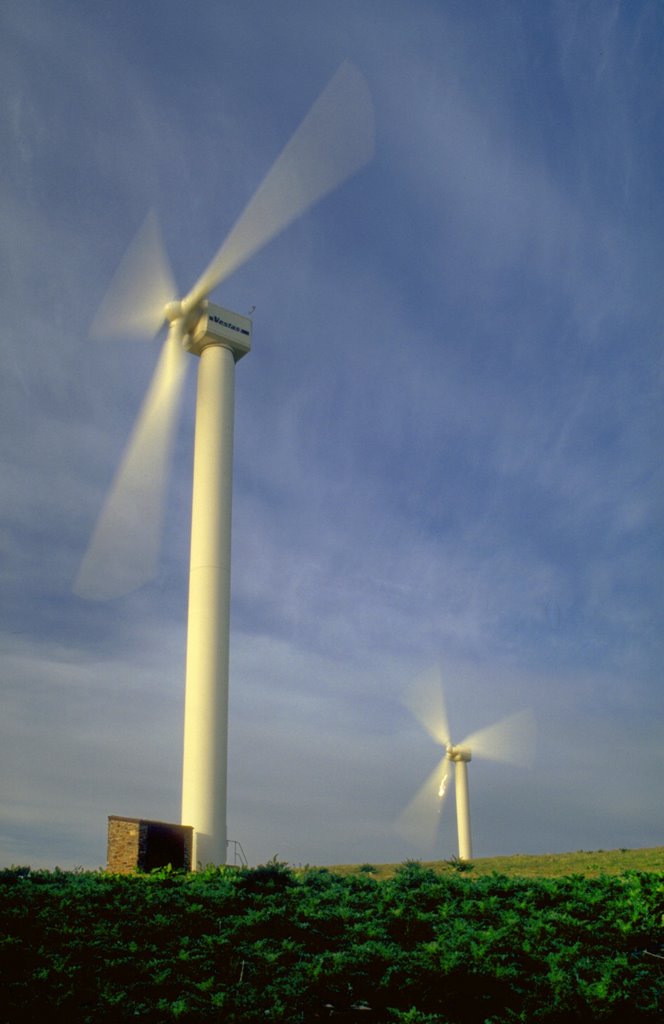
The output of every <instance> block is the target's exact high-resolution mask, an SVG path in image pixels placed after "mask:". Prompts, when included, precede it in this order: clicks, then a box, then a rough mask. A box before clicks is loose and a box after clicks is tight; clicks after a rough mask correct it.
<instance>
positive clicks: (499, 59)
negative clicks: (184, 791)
mask: <svg viewBox="0 0 664 1024" xmlns="http://www.w3.org/2000/svg"><path fill="white" fill-rule="evenodd" d="M0 27H1V31H0V82H1V95H2V102H1V105H0V164H1V167H2V173H1V175H0V197H1V199H2V231H1V232H0V260H1V263H0V292H1V296H0V302H1V307H2V311H3V313H2V315H3V331H2V335H1V336H0V365H1V372H0V481H1V484H0V658H1V666H2V674H1V688H0V778H1V780H2V781H1V783H0V865H9V864H31V865H32V866H33V867H51V868H52V867H54V866H55V865H58V866H60V867H62V868H72V867H78V866H80V867H87V868H97V867H100V866H103V865H104V863H105V857H106V827H107V817H108V815H110V814H117V815H124V816H137V817H144V818H150V819H160V820H165V821H178V820H179V815H180V786H181V758H182V720H183V695H184V657H185V642H186V601H187V572H188V556H189V527H190V501H191V471H192V443H193V420H194V399H195V386H196V380H195V365H194V364H195V362H196V359H195V357H193V356H191V357H190V359H191V364H192V365H191V366H190V367H189V371H188V374H189V375H188V378H187V384H186V392H185V396H184V401H183V407H182V416H181V421H180V425H179V431H178V436H177V444H176V452H175V458H174V462H173V468H172V474H171V477H170V482H169V489H168V500H167V507H166V515H165V521H164V529H163V537H162V556H161V559H160V563H159V570H158V573H157V575H156V577H155V578H154V580H152V581H151V582H150V583H148V584H146V585H145V586H143V587H142V588H140V589H139V590H137V591H135V592H134V593H132V594H130V595H127V596H124V597H120V598H116V599H114V600H111V601H106V602H95V601H86V600H83V599H81V598H80V597H77V596H76V595H74V594H73V592H72V581H73V579H74V577H75V575H76V572H77V569H78V566H79V564H80V562H81V559H82V556H83V553H84V551H85V549H86V546H87V544H88V541H89V538H90V535H91V532H92V530H93V527H94V523H95V520H96V517H97V515H98V513H99V511H100V508H101V506H102V503H103V500H104V496H105V494H106V492H107V490H108V488H109V486H110V483H111V481H112V478H113V473H114V470H115V468H116V466H117V465H118V463H119V461H120V459H121V456H122V452H123V449H124V446H125V444H126V441H127V438H128V436H129V433H130V431H131V427H132V424H133V421H134V418H135V416H136V413H137V411H138V409H139V407H140V404H141V400H142V396H143V394H144V392H145V389H146V387H147V385H148V382H149V380H150V376H151V374H152V371H153V369H154V366H155V363H156V359H157V355H158V351H159V344H158V342H157V341H153V342H150V343H145V342H142V343H140V344H139V343H137V342H136V341H134V340H132V339H131V338H129V339H126V340H119V341H117V340H116V341H113V342H100V341H96V340H91V337H90V335H91V331H90V325H91V323H92V321H93V319H94V316H95V313H96V311H97V310H98V308H99V306H100V304H101V302H102V300H103V298H104V295H105V293H106V290H107V288H108V286H109V283H110V281H111V279H112V277H113V274H114V272H115V270H116V267H117V266H118V263H119V261H120V260H121V258H122V255H123V253H124V252H125V250H126V248H127V246H128V245H129V243H130V242H131V240H132V238H133V237H134V236H135V233H136V231H137V230H138V229H139V227H140V225H141V224H142V222H143V221H144V219H145V217H146V215H147V213H148V211H149V210H154V211H155V213H156V215H157V217H158V218H159V222H160V224H161V230H162V233H163V237H164V240H165V244H166V247H167V249H168V253H169V256H170V259H171V262H172V264H173V268H174V273H175V276H176V279H177V282H178V285H179V287H180V288H181V289H182V290H183V292H184V291H186V290H187V289H188V288H190V287H191V285H192V284H193V282H194V281H195V280H196V279H197V278H198V276H199V274H200V273H201V272H202V270H203V269H204V267H205V266H206V264H207V263H208V261H209V260H210V259H211V258H212V256H213V254H214V253H215V251H216V250H217V248H218V247H219V245H220V244H221V242H222V240H223V238H224V237H225V235H226V234H227V233H228V231H229V230H230V229H231V228H232V226H233V223H234V222H235V220H236V218H237V217H238V216H239V214H240V213H241V211H242V209H243V208H244V205H245V204H246V202H247V201H248V200H249V199H250V197H251V196H252V194H253V193H254V191H255V189H256V188H257V187H258V185H259V184H260V182H261V180H262V178H263V176H264V175H265V174H266V172H267V171H268V169H269V167H270V166H271V164H272V162H273V160H274V159H275V158H276V157H277V155H278V154H279V152H280V150H281V148H282V147H283V145H284V144H285V143H286V142H287V140H288V139H289V137H290V136H291V134H292V133H293V131H294V130H295V129H296V128H297V126H298V124H299V123H300V122H301V120H302V118H303V117H304V116H305V114H306V113H307V110H308V109H309V107H310V106H311V104H312V103H313V102H314V100H315V99H316V97H317V96H318V95H319V94H320V93H321V91H322V90H323V88H324V87H325V85H326V83H327V82H328V81H329V80H330V78H331V77H332V76H333V75H334V73H335V71H336V70H337V68H338V67H339V66H340V65H341V64H342V63H343V62H344V61H345V60H350V61H351V62H352V63H353V64H354V65H355V66H356V67H357V68H358V69H359V70H360V72H361V73H362V75H363V76H364V78H365V79H366V82H367V85H368V88H369V91H370V94H371V97H372V101H373V105H374V112H375V156H374V158H373V160H372V161H371V162H370V163H368V164H367V165H366V166H365V167H364V168H363V169H362V170H360V171H359V172H358V173H357V174H356V175H355V176H354V177H353V178H352V179H351V180H349V181H348V182H346V183H345V184H344V185H342V186H341V187H340V188H339V189H338V190H337V191H336V192H334V193H333V194H332V195H330V196H328V197H327V198H325V199H324V200H323V201H321V203H320V204H319V205H317V206H316V207H315V208H314V209H312V210H310V211H309V212H307V213H306V214H305V215H304V216H303V217H302V218H301V219H300V220H298V221H297V222H296V223H294V224H293V225H292V226H290V227H289V228H288V229H287V230H285V231H284V232H283V233H282V234H281V235H280V236H279V237H278V238H276V239H274V240H273V241H271V242H270V243H269V244H268V245H267V246H265V247H264V248H263V249H262V250H261V251H260V252H258V253H257V254H256V255H255V256H253V258H252V259H250V260H249V261H247V262H246V263H245V264H244V265H243V266H242V267H240V268H239V269H238V270H237V271H236V272H235V273H233V274H232V275H231V276H230V277H229V278H228V279H227V280H226V281H225V282H224V283H223V285H222V286H220V287H219V288H218V289H216V290H215V291H214V292H213V294H212V298H213V300H214V301H216V302H218V303H220V304H222V305H224V306H226V307H228V308H230V309H232V310H235V311H237V312H238V313H241V314H244V315H246V314H247V313H248V311H249V310H250V309H252V307H255V311H254V312H253V314H252V318H253V348H252V352H251V353H250V354H249V355H248V356H247V357H246V359H243V360H242V362H241V363H239V364H238V367H237V373H236V416H235V465H234V493H233V502H234V504H233V542H232V547H233V554H232V615H231V664H230V726H229V791H228V823H229V837H230V838H231V839H232V840H234V841H239V842H240V843H241V844H242V847H243V850H244V851H245V854H246V857H247V859H248V861H249V863H251V864H258V863H264V862H265V861H266V860H268V859H270V858H271V857H273V856H277V857H278V858H279V859H280V860H284V861H287V862H289V863H291V864H295V865H298V864H321V865H322V864H336V863H362V862H371V863H382V862H400V861H403V860H406V859H425V860H428V859H433V858H449V857H452V856H453V855H454V854H455V853H456V852H457V840H456V827H455V815H454V796H453V794H451V795H450V796H449V797H448V798H447V801H446V803H445V805H444V806H443V809H442V813H440V814H439V808H438V805H437V804H436V806H432V809H431V814H432V815H433V816H434V817H435V826H434V828H435V840H434V842H433V846H431V844H429V845H427V844H425V843H424V842H423V840H422V837H421V836H420V834H419V833H418V832H417V830H413V831H412V832H410V833H409V832H406V833H405V834H404V832H403V830H402V829H401V830H400V829H399V828H398V827H397V825H396V824H395V823H396V822H397V820H398V818H399V815H400V814H401V812H402V811H403V808H404V807H405V806H406V805H407V804H408V802H409V800H410V799H411V797H412V796H413V794H414V793H415V792H416V791H417V790H418V787H419V786H420V785H421V783H422V782H423V781H424V779H425V778H426V777H427V776H428V774H429V773H430V771H431V769H432V768H433V767H434V765H435V764H436V761H437V759H438V758H439V757H440V754H441V751H440V748H439V747H437V746H436V744H435V743H434V742H433V741H432V739H431V738H430V736H429V735H428V734H427V733H426V731H425V730H424V729H423V728H422V726H421V724H420V722H419V721H418V720H417V719H416V718H415V717H414V716H413V715H412V714H411V712H410V711H409V710H408V702H409V699H410V695H411V694H412V692H413V690H414V688H416V687H417V686H418V680H420V679H421V678H423V677H426V678H430V676H431V673H435V674H439V676H440V678H441V679H442V682H443V685H444V690H445V699H446V703H447V708H448V713H449V718H450V723H451V729H452V734H453V740H454V742H457V741H459V740H461V738H462V737H464V736H465V735H466V734H468V733H470V732H472V731H474V730H476V729H479V728H481V727H483V726H486V725H489V724H491V723H493V722H495V721H497V720H500V719H502V718H503V717H505V716H506V715H510V714H512V713H513V712H518V711H521V710H522V709H531V710H532V713H533V715H534V718H535V721H536V724H537V740H536V745H535V752H534V756H533V759H532V760H531V762H530V764H529V765H528V766H527V767H523V766H514V765H507V764H502V763H494V762H491V761H489V760H486V759H481V758H480V757H476V758H473V761H472V763H471V764H470V765H469V782H470V807H471V817H472V830H473V849H474V855H475V856H478V857H482V856H492V855H501V854H511V853H554V852H564V851H573V850H595V849H615V848H619V847H628V848H635V847H648V846H657V845H662V844H663V843H664V828H663V825H664V822H663V816H662V800H661V794H662V789H663V787H664V744H663V743H662V710H663V703H664V702H663V698H662V669H663V667H664V657H663V654H664V629H663V627H662V618H663V613H664V585H663V578H664V577H663V572H662V569H663V562H664V559H663V554H664V551H663V547H664V545H663V538H664V534H663V528H662V523H663V516H662V513H663V511H664V469H663V461H662V456H661V451H662V441H663V440H664V427H663V423H664V420H663V417H662V396H663V393H664V356H663V342H664V287H663V286H662V269H663V267H664V188H663V180H662V179H663V169H664V74H663V72H662V68H664V52H663V51H664V6H663V5H662V4H661V3H660V2H659V0H630V2H623V3H620V2H610V0H601V2H596V0H578V2H575V0H559V2H558V0H543V2H542V3H538V4H533V3H531V2H529V0H512V2H506V0H504V2H496V0H463V2H461V0H431V2H427V0H408V2H405V0H380V2H379V0H335V2H334V3H327V2H322V0H306V2H304V0H277V2H274V3H265V2H263V3H261V2H260V0H217V2H213V0H190V2H188V3H186V4H184V3H178V2H175V0H161V2H157V0H143V2H141V3H140V4H136V3H135V2H133V0H131V2H129V0H126V2H125V0H110V2H109V3H105V4H103V5H101V4H99V5H98V4H81V3H76V2H72V0H60V2H59V3H58V4H53V3H49V2H48V0H3V2H2V3H1V4H0Z"/></svg>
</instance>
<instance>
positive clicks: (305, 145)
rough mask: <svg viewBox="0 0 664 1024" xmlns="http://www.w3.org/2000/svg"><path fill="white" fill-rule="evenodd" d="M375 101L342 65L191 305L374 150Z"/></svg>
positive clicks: (199, 285) (196, 287)
mask: <svg viewBox="0 0 664 1024" xmlns="http://www.w3.org/2000/svg"><path fill="white" fill-rule="evenodd" d="M373 148H374V118H373V105H372V102H371V97H370V95H369V89H368V87H367V84H366V82H365V80H364V78H363V77H362V75H361V74H360V72H359V71H358V70H357V68H355V67H354V66H353V65H352V64H350V63H348V62H345V63H344V64H342V65H341V67H340V68H339V70H338V71H337V73H336V74H335V75H334V77H333V78H332V80H331V81H330V83H329V84H328V86H327V87H326V88H325V90H324V91H323V93H322V94H321V95H320V96H319V98H318V100H317V101H316V102H315V103H314V105H313V107H312V108H311V110H310V111H309V113H308V114H307V116H306V117H305V119H304V121H303V122H302V124H301V125H300V127H299V128H298V129H297V131H296V132H295V134H294V135H293V137H292V138H291V140H290V142H289V143H288V144H287V145H286V148H285V149H284V150H283V151H282V153H281V155H280V156H279V157H278V158H277V160H276V162H275V163H274V164H273V165H272V168H271V169H270V171H268V174H267V177H266V178H265V180H264V181H263V183H262V185H260V186H259V188H258V191H257V192H256V193H255V194H254V196H253V198H252V199H251V200H250V201H249V204H248V205H247V207H246V208H245V210H244V212H243V213H242V215H241V216H240V219H239V220H238V221H237V223H236V224H235V227H234V228H233V229H232V231H231V233H230V234H229V235H228V237H227V239H226V241H225V242H224V244H223V245H222V247H221V248H220V249H219V251H218V253H217V255H216V256H215V257H214V259H213V260H212V262H211V264H210V266H209V267H208V269H207V270H206V271H205V273H204V274H203V275H202V277H201V278H200V279H199V281H198V282H197V283H196V284H195V285H194V287H193V288H192V290H191V292H190V293H189V295H188V296H187V297H186V298H185V300H184V308H185V310H186V311H189V310H191V309H193V307H194V306H196V305H197V303H198V302H200V300H201V299H203V298H205V297H206V296H207V295H209V293H210V292H211V291H212V289H213V288H215V287H216V285H218V284H219V282H220V281H222V280H224V278H226V277H228V275H229V274H231V273H232V272H233V271H234V270H236V269H237V268H238V267H239V266H240V265H241V264H242V263H244V262H245V260H247V259H248V258H249V257H250V256H251V255H252V254H253V253H255V252H256V251H257V250H258V249H260V248H261V247H262V246H263V245H265V244H266V243H267V242H269V241H270V240H271V239H272V238H274V237H275V235H277V234H278V233H279V232H280V231H282V230H283V229H284V228H285V227H287V226H288V225H289V224H290V223H291V222H292V221H294V220H295V219H296V218H297V217H299V216H300V215H301V214H303V213H305V211H306V210H308V209H309V207H311V206H313V204H314V203H315V202H317V201H318V200H319V199H322V198H323V196H325V195H327V194H328V193H329V192H331V191H332V190H333V189H335V188H337V186H338V185H340V184H341V183H342V182H343V181H345V180H346V178H349V177H350V176H351V175H352V174H354V173H355V172H356V171H358V170H359V169H360V167H362V166H363V165H364V164H365V163H367V161H368V160H370V159H371V157H372V155H373Z"/></svg>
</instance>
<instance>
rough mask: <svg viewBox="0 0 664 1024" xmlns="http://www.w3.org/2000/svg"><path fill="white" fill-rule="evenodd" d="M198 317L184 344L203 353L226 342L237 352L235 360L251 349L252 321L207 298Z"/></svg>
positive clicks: (193, 350)
mask: <svg viewBox="0 0 664 1024" xmlns="http://www.w3.org/2000/svg"><path fill="white" fill-rule="evenodd" d="M202 306H203V310H202V312H201V314H200V316H199V317H198V320H197V321H196V322H195V323H194V325H193V326H192V327H191V328H190V329H189V330H188V331H187V333H186V335H185V338H184V347H185V348H186V350H187V351H188V352H192V353H193V354H194V355H196V356H200V354H201V352H202V351H203V349H204V348H206V347H207V346H208V345H222V346H223V347H224V348H228V349H230V350H231V352H232V353H233V356H234V358H235V362H237V361H238V359H242V356H246V354H247V352H250V351H251V326H252V324H251V320H250V319H249V318H248V317H246V316H240V314H239V313H233V312H231V310H230V309H224V307H223V306H216V305H214V304H213V303H212V302H208V301H207V300H205V301H204V302H203V303H202Z"/></svg>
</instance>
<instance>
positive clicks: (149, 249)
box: [90, 211, 176, 339]
mask: <svg viewBox="0 0 664 1024" xmlns="http://www.w3.org/2000/svg"><path fill="white" fill-rule="evenodd" d="M175 297H176V294H175V281H174V280H173V274H172V272H171V268H170V265H169V262H168V257H167V256H166V251H165V249H164V245H163V242H162V240H161V232H160V230H159V224H158V222H157V217H156V215H155V214H154V212H152V211H150V213H149V214H148V215H147V217H146V219H145V221H144V223H143V226H142V227H141V229H140V230H139V232H138V234H137V235H136V237H135V238H134V240H133V242H132V243H131V245H130V246H129V248H128V249H127V251H126V253H125V254H124V256H123V257H122V260H121V262H120V266H119V267H118V269H117V270H116V272H115V275H114V277H113V279H112V281H111V284H110V286H109V289H108V291H107V293H106V295H105V297H104V300H103V302H102V304H101V306H100V307H99V311H98V313H97V315H96V317H95V318H94V321H93V323H92V327H91V329H90V333H91V336H92V337H93V338H95V339H98V338H116V337H127V336H131V337H139V338H152V337H154V335H155V334H156V333H157V331H158V330H159V328H160V327H161V325H162V324H163V322H164V306H165V305H166V303H167V302H171V301H172V300H173V299H174V298H175Z"/></svg>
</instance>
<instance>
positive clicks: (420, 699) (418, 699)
mask: <svg viewBox="0 0 664 1024" xmlns="http://www.w3.org/2000/svg"><path fill="white" fill-rule="evenodd" d="M404 703H405V705H406V707H407V708H408V710H409V711H410V713H411V714H412V715H414V716H415V718H416V719H417V720H418V722H420V724H421V725H423V726H424V728H425V729H426V731H427V732H428V733H429V735H430V736H431V738H432V739H434V740H435V741H436V743H440V744H441V746H443V747H446V746H447V744H448V743H449V742H450V728H449V725H448V722H447V711H446V709H445V700H444V697H443V680H442V673H441V671H440V670H439V669H432V670H431V671H429V672H427V673H426V674H425V675H423V676H422V677H421V678H420V679H418V680H417V681H416V682H415V683H414V684H413V686H412V687H411V689H410V690H409V692H408V695H407V696H406V697H405V698H404Z"/></svg>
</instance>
